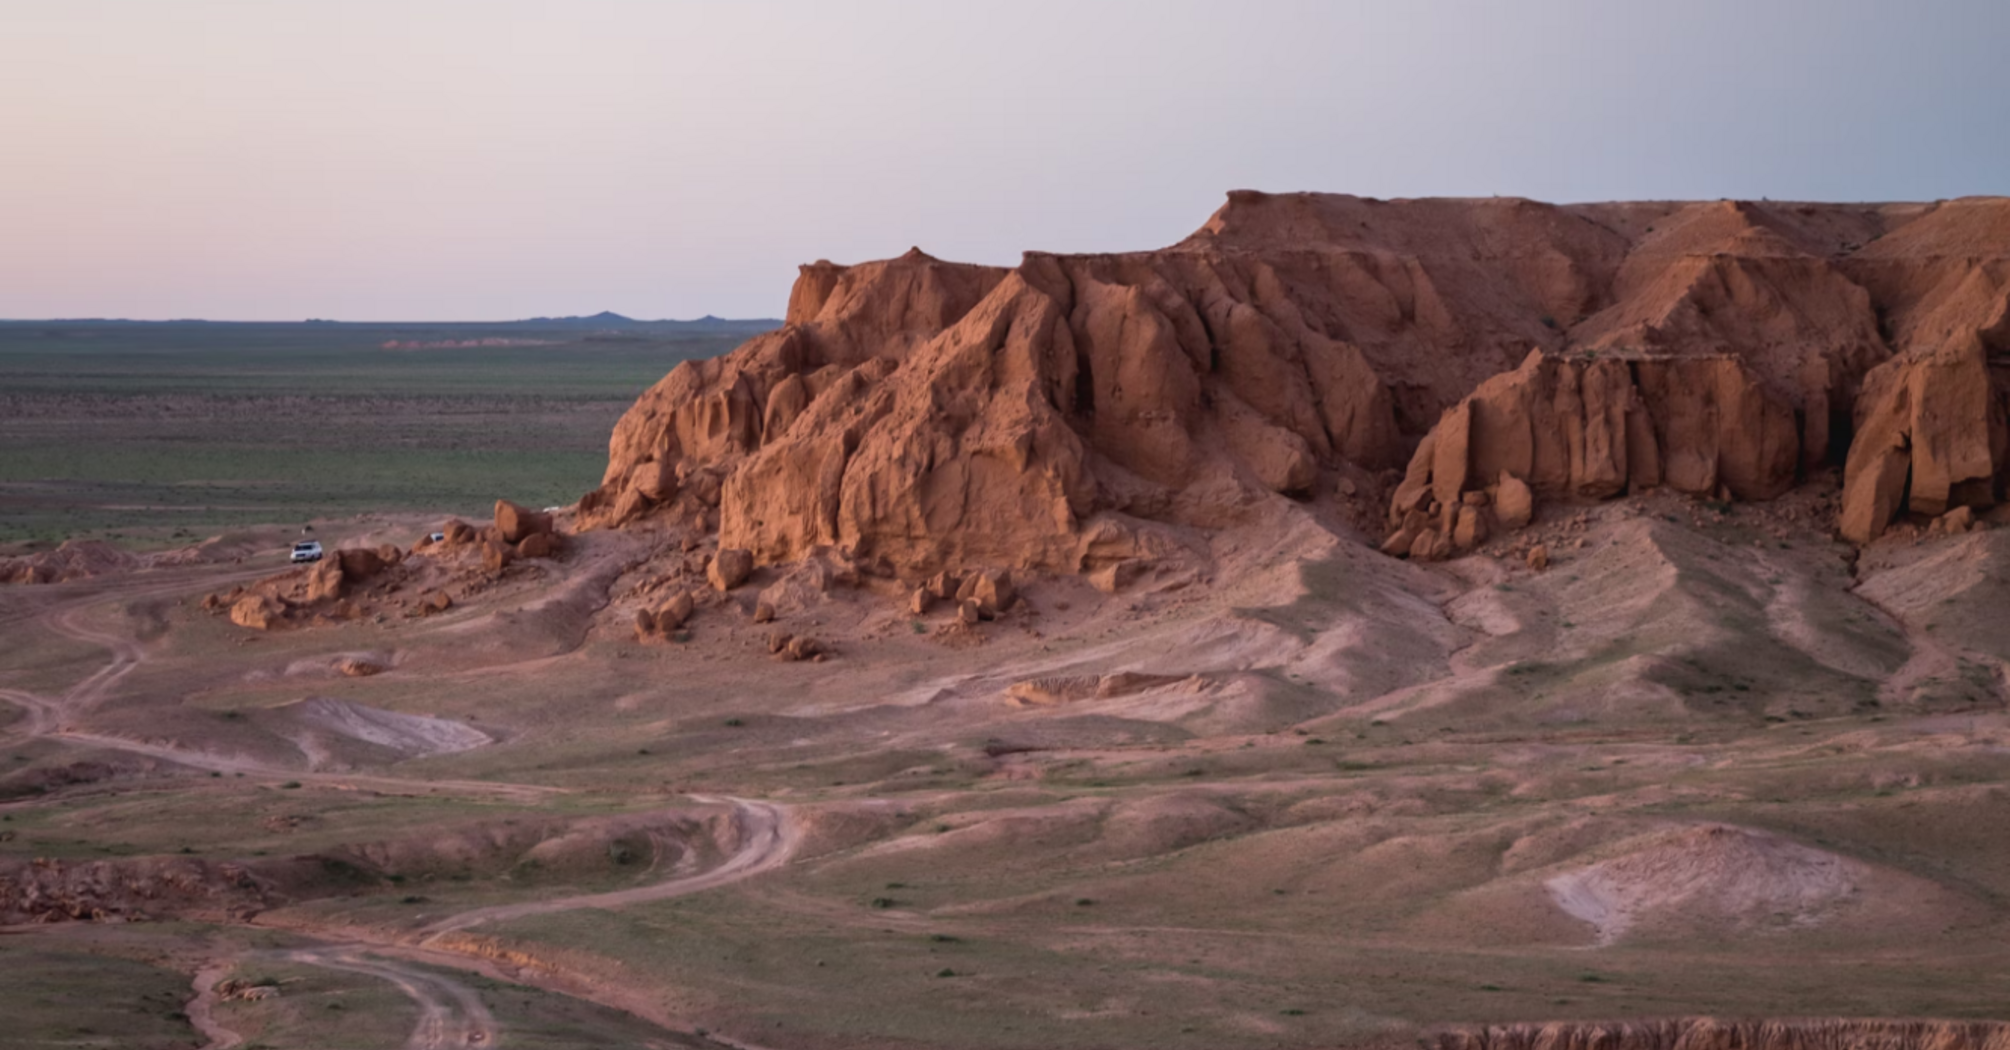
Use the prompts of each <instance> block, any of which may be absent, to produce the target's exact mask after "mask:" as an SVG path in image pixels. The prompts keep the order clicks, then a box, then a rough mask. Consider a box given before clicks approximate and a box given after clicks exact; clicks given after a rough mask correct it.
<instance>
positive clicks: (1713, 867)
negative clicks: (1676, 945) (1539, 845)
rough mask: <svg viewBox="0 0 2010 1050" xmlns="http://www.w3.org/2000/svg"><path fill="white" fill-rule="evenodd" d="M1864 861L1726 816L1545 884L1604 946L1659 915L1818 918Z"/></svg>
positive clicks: (1733, 924)
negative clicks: (1725, 820) (1735, 823)
mask: <svg viewBox="0 0 2010 1050" xmlns="http://www.w3.org/2000/svg"><path fill="white" fill-rule="evenodd" d="M1863 874H1864V871H1863V867H1862V865H1860V864H1857V863H1856V862H1854V861H1851V860H1848V859H1846V858H1844V857H1839V856H1837V855H1835V854H1833V853H1825V852H1823V851H1821V850H1816V849H1810V848H1808V847H1806V846H1802V845H1800V844H1799V843H1795V842H1790V841H1788V840H1786V839H1782V838H1778V837H1776V836H1773V835H1768V834H1766V833H1764V832H1759V831H1753V830H1750V829H1746V828H1737V827H1729V826H1726V825H1721V824H1712V825H1705V826H1703V827H1695V828H1685V829H1682V830H1679V831H1674V832H1669V833H1665V834H1662V835H1658V836H1654V837H1652V838H1649V839H1647V840H1645V841H1642V842H1640V843H1639V844H1638V845H1637V846H1636V847H1635V848H1634V849H1632V850H1630V851H1628V852H1627V853H1625V854H1622V855H1621V856H1618V857H1615V858H1613V859H1611V860H1606V861H1601V862H1599V863H1597V864H1593V865H1591V866H1589V867H1586V868H1580V869H1577V870H1575V871H1567V872H1564V873H1563V874H1560V875H1556V876H1554V877H1552V878H1550V879H1549V880H1547V881H1546V882H1545V883H1544V886H1545V887H1546V888H1547V889H1548V890H1549V893H1550V898H1551V899H1552V900H1554V901H1555V902H1556V904H1557V906H1558V907H1559V908H1562V909H1563V910H1564V911H1565V912H1567V913H1569V914H1570V915H1571V916H1573V917H1575V918H1577V919H1580V920H1582V921H1584V922H1587V923H1590V924H1591V925H1592V926H1593V927H1595V928H1596V929H1597V931H1598V942H1599V943H1600V944H1612V943H1614V942H1616V941H1618V940H1620V939H1621V938H1622V937H1624V936H1625V935H1626V934H1627V932H1628V931H1629V930H1632V929H1633V928H1635V927H1636V926H1639V925H1642V924H1647V923H1652V922H1658V921H1661V920H1669V919H1681V920H1689V921H1698V922H1706V923H1710V924H1713V925H1720V926H1724V927H1728V928H1733V929H1740V928H1751V927H1757V926H1762V925H1779V924H1782V923H1784V924H1785V925H1788V926H1813V925H1816V924H1819V923H1820V922H1821V921H1823V919H1824V918H1826V917H1827V915H1828V913H1829V912H1830V911H1831V910H1832V909H1833V908H1834V907H1835V906H1836V905H1837V904H1839V903H1840V902H1841V901H1843V900H1844V899H1845V898H1847V897H1849V896H1850V895H1851V894H1852V893H1854V892H1855V891H1856V889H1857V886H1858V884H1859V882H1860V881H1861V879H1862V877H1863Z"/></svg>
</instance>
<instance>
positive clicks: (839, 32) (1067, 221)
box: [0, 0, 2010, 320]
mask: <svg viewBox="0 0 2010 1050" xmlns="http://www.w3.org/2000/svg"><path fill="white" fill-rule="evenodd" d="M2005 39H2010V3H2005V2H2004V0H1906V2H1899V0H1683V2H1680V3H1664V2H1648V0H1519V2H1512V3H1510V2H1483V0H1379V2H1355V0H1325V2H1313V0H1238V2H1232V3H1231V2H1214V0H1140V2H1132V0H1068V2H1050V0H1012V2H1009V3H998V2H995V0H993V2H984V3H977V2H959V0H931V2H896V0H712V2H696V0H690V2H680V0H566V2H564V3H554V2H550V0H535V2H531V0H466V2H463V0H340V2H339V3H338V2H309V0H0V317H4V318H49V317H133V318H181V317H207V318H212V319H234V320H298V319H303V318H308V317H318V318H333V319H340V320H484V319H508V318H518V317H528V316H534V315H555V314H588V313H595V312H598V311H600V310H603V309H607V310H615V311H617V312H620V313H624V314H627V315H629V316H633V317H642V318H666V317H674V318H686V317H695V316H699V315H703V314H716V315H720V316H727V317H773V316H779V315H780V313H781V312H782V310H783V307H784V306H785V305H786V303H787V300H788V291H789V285H790V282H792V281H793V280H794V278H795V274H796V270H795V267H796V266H797V265H798V264H800V263H804V262H809V261H812V260H815V259H825V258H827V259H832V260H835V261H839V262H857V261H861V260H865V259H873V258H883V257H886V256H890V255H896V254H899V253H900V252H903V251H905V250H907V248H908V247H909V246H912V245H919V246H921V247H922V248H923V249H925V250H927V251H928V252H930V253H931V254H934V255H937V256H941V257H944V258H952V259H960V260H969V261H977V262H990V263H1001V264H1011V263H1015V262H1017V261H1018V259H1019V254H1020V252H1022V251H1024V250H1027V249H1039V250H1047V251H1124V250H1132V249H1145V248H1154V247H1160V246H1163V245H1166V244H1170V243H1173V242H1175V241H1177V240H1179V239H1181V238H1182V237H1184V236H1186V235H1187V234H1188V233H1190V232H1191V231H1193V230H1194V229H1195V228H1197V227H1198V226H1200V225H1201V224H1202V223H1203V222H1204V221H1206V219H1207V217H1208V215H1209V214H1210V213H1211V212H1212V211H1213V210H1214V209H1215V208H1217V207H1218V206H1219V205H1220V204H1221V202H1222V200H1223V197H1224V194H1225V193H1226V192H1227V191H1228V190H1230V189H1260V190H1270V191H1293V190H1320V191H1332V192H1347V193H1357V194H1363V195H1368V196H1378V197H1417V196H1488V195H1493V194H1501V195H1518V196H1526V197H1533V198H1537V199H1541V200H1551V201H1584V200H1611V199H1638V198H1699V199H1714V198H1719V197H1753V198H1756V197H1771V198H1774V199H1807V200H1931V199H1938V198H1943V197H1955V196H1965V195H1973V194H2006V193H2010V134H2006V132H2010V86H2006V84H2005V81H2004V79H2003V78H2004V68H2005V67H2004V64H2003V61H2002V58H2001V48H2002V42H2003V41H2004V40H2005Z"/></svg>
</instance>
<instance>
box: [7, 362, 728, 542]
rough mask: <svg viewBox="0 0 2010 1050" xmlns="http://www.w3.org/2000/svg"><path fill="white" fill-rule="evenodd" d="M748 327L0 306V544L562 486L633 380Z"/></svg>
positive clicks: (175, 537)
mask: <svg viewBox="0 0 2010 1050" xmlns="http://www.w3.org/2000/svg"><path fill="white" fill-rule="evenodd" d="M760 327H761V326H760V325H759V324H757V323H753V324H747V325H742V326H740V327H738V328H720V329H713V328H701V329H696V330H691V329H678V328H671V327H667V326H657V325H636V326H632V327H627V328H623V329H621V330H620V331H618V332H613V333H601V332H594V331H591V330H587V329H582V328H580V327H578V326H553V327H540V326H537V325H534V324H510V325H351V324H343V325H331V324H179V323H167V324H102V323H98V324H94V323H64V322H49V323H22V322H13V323H0V549H6V548H9V547H15V548H18V547H21V546H27V547H30V548H34V547H40V546H46V545H52V544H54V543H57V542H60V541H61V540H63V539H65V538H69V537H91V538H101V539H111V540H114V541H118V542H122V543H125V544H128V545H131V546H135V547H157V546H162V545H167V544H173V543H177V542H186V541H188V540H190V539H192V538H200V537H202V536H206V535H209V534H211V533H214V532H216V531H219V530H222V529H226V528H233V527H239V526H244V525H250V524H260V523H268V522H280V523H285V522H293V521H307V520H310V519H313V518H320V517H344V516H348V515H352V514H357V513H361V512H363V511H395V510H428V511H431V510H438V511H442V512H450V513H461V514H479V513H483V512H484V511H485V509H486V508H487V506H488V505H489V504H490V503H491V502H493V501H494V500H495V499H496V498H498V497H508V498H511V499H514V500H517V501H518V502H522V503H527V504H532V505H537V506H545V505H550V504H558V503H569V502H571V501H572V500H573V499H576V498H577V497H578V496H579V495H580V494H581V493H583V492H585V491H586V490H588V489H590V488H592V487H593V486H594V485H596V484H598V483H599V480H600V472H601V470H602V469H603V467H604V466H605V465H606V452H607V435H608V433H609V431H610V430H611V429H612V428H613V425H614V422H615V420H617V419H618V418H620V415H621V413H622V412H623V411H625V410H626V409H627V407H628V406H629V405H630V404H631V403H633V402H634V400H635V398H636V396H637V395H639V394H640V393H641V392H642V391H643V390H645V389H647V388H648V387H649V385H650V384H652V383H654V382H656V381H657V380H658V379H660V378H662V377H663V375H664V373H666V372H668V371H669V370H670V369H671V368H673V367H675V366H676V365H677V364H678V363H680V362H682V361H686V360H690V359H694V358H703V357H710V356H713V355H716V354H719V353H723V352H724V351H726V350H729V349H731V348H732V347H733V346H735V345H737V344H738V343H739V342H741V341H742V340H743V339H744V338H745V337H746V336H747V335H748V334H751V333H752V332H753V331H757V330H759V328H760ZM481 339H490V340H497V339H501V340H510V341H512V343H513V345H499V346H473V347H461V346H455V347H432V348H428V349H420V350H410V349H387V348H386V347H385V344H386V343H389V342H400V343H412V342H419V343H443V342H453V341H464V340H481Z"/></svg>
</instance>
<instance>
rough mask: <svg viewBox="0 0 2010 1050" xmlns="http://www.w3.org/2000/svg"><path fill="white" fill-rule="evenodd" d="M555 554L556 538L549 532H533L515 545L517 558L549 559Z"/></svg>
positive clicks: (556, 548) (556, 550) (556, 547)
mask: <svg viewBox="0 0 2010 1050" xmlns="http://www.w3.org/2000/svg"><path fill="white" fill-rule="evenodd" d="M557 552H558V541H557V538H556V537H555V536H554V535H553V534H552V533H549V532H533V533H531V534H530V535H528V536H525V537H524V538H523V539H522V540H521V541H519V542H518V543H517V545H516V555H517V557H519V558H549V557H551V556H552V555H553V554H556V553H557Z"/></svg>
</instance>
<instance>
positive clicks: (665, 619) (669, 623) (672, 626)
mask: <svg viewBox="0 0 2010 1050" xmlns="http://www.w3.org/2000/svg"><path fill="white" fill-rule="evenodd" d="M697 608H698V603H697V602H696V601H694V600H693V599H692V597H691V593H690V592H689V591H683V592H679V593H678V595H677V596H676V597H674V598H672V599H670V600H669V601H668V602H666V603H664V604H663V606H662V607H661V608H658V609H657V610H656V629H657V630H658V631H661V632H663V633H665V634H668V633H669V632H671V631H674V630H677V629H678V628H680V627H683V626H684V624H685V623H687V622H689V621H690V619H691V614H692V613H693V612H695V611H696V610H697Z"/></svg>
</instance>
